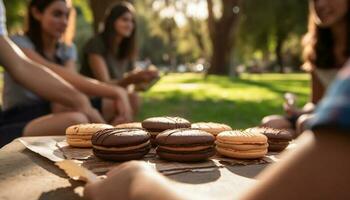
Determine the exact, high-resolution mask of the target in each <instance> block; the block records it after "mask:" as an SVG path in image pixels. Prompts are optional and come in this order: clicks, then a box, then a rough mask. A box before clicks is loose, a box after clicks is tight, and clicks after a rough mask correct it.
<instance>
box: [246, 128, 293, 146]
mask: <svg viewBox="0 0 350 200" xmlns="http://www.w3.org/2000/svg"><path fill="white" fill-rule="evenodd" d="M246 131H247V132H255V133H261V134H264V135H265V136H266V137H267V138H268V143H269V151H275V152H280V151H283V150H284V149H285V148H286V147H287V146H288V145H289V142H290V141H291V140H292V139H293V134H292V132H290V131H288V130H281V129H274V128H268V127H255V128H250V129H247V130H246Z"/></svg>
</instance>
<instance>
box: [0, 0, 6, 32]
mask: <svg viewBox="0 0 350 200" xmlns="http://www.w3.org/2000/svg"><path fill="white" fill-rule="evenodd" d="M4 35H7V29H6V11H5V6H4V3H3V2H2V0H0V36H4Z"/></svg>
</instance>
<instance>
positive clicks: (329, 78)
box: [315, 69, 339, 89]
mask: <svg viewBox="0 0 350 200" xmlns="http://www.w3.org/2000/svg"><path fill="white" fill-rule="evenodd" d="M338 71H339V70H338V69H315V74H316V76H317V77H318V78H319V79H320V81H321V83H322V85H323V86H324V87H325V88H326V89H327V88H328V87H329V86H330V85H331V84H332V82H333V81H334V80H335V78H336V76H337V73H338Z"/></svg>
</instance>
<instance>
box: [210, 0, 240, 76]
mask: <svg viewBox="0 0 350 200" xmlns="http://www.w3.org/2000/svg"><path fill="white" fill-rule="evenodd" d="M207 4H208V28H209V34H210V39H211V43H212V56H211V60H210V68H209V70H208V74H221V75H227V74H228V73H229V70H230V61H231V59H230V56H231V52H232V49H233V46H234V33H235V31H236V29H237V24H238V23H237V22H238V18H239V13H240V7H239V6H240V0H221V14H220V15H221V16H218V15H216V14H215V11H214V9H215V5H214V2H213V0H207Z"/></svg>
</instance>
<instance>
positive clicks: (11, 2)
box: [4, 0, 27, 33]
mask: <svg viewBox="0 0 350 200" xmlns="http://www.w3.org/2000/svg"><path fill="white" fill-rule="evenodd" d="M4 5H5V8H6V18H7V27H8V30H9V32H10V33H14V32H20V31H21V30H22V29H23V23H24V18H25V16H26V13H27V1H25V0H5V1H4Z"/></svg>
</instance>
